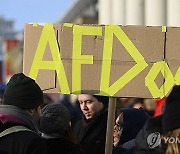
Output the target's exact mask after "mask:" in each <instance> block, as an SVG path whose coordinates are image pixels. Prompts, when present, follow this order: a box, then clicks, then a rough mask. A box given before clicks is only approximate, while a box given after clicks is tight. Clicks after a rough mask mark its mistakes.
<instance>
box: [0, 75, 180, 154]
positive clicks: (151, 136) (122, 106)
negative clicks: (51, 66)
mask: <svg viewBox="0 0 180 154" xmlns="http://www.w3.org/2000/svg"><path fill="white" fill-rule="evenodd" d="M16 75H17V76H18V77H16V78H15V77H14V78H13V77H12V78H11V79H10V81H9V83H8V84H7V86H3V87H1V86H0V99H1V101H0V103H1V104H2V105H1V107H0V131H1V132H3V133H4V131H5V130H6V129H9V128H11V127H12V126H13V127H14V126H15V127H16V126H19V125H20V126H23V128H20V129H19V128H16V129H17V131H16V132H13V133H11V132H10V131H9V130H8V131H9V132H10V133H9V132H8V133H7V134H5V135H4V134H1V132H0V153H2V154H5V153H6V150H7V147H5V148H4V147H3V146H7V145H6V144H9V142H11V141H8V137H9V136H11V134H14V136H15V135H16V133H17V134H18V133H19V132H21V133H22V132H23V131H26V132H25V133H24V134H23V135H24V136H26V134H27V133H30V134H32V131H34V132H36V134H35V135H37V134H38V135H39V136H40V138H41V139H42V141H40V139H39V138H38V137H34V138H36V140H35V139H34V138H30V137H29V138H30V139H31V140H32V141H31V142H34V143H33V144H32V145H31V144H30V143H29V145H30V146H35V144H36V143H37V141H38V142H39V143H38V145H39V146H40V148H39V150H41V152H40V153H48V154H56V153H63V154H104V153H105V143H106V127H107V116H108V102H109V98H108V97H106V96H97V95H89V94H81V95H62V94H52V93H51V94H50V93H44V94H43V95H42V97H43V102H42V101H41V99H42V98H40V96H38V95H37V92H36V94H34V93H32V92H31V91H32V90H33V88H34V87H32V89H31V90H27V89H26V88H24V86H27V88H29V87H30V88H31V86H29V85H26V84H24V83H26V82H22V81H23V80H25V81H26V80H28V81H29V82H30V83H31V84H32V82H33V81H31V80H32V79H29V78H28V77H26V76H24V75H23V74H22V73H21V74H16ZM19 76H20V78H21V80H18V78H19ZM12 80H15V81H13V82H12ZM28 84H29V83H28ZM33 84H36V83H35V82H33ZM12 85H13V86H12ZM19 85H20V86H22V87H23V88H21V89H20V91H18V90H19V88H18V86H19ZM28 86H29V87H28ZM35 86H38V85H35ZM13 88H14V90H15V91H16V89H18V90H17V92H21V93H22V95H21V96H20V95H18V93H17V92H16V93H15V94H14V91H13ZM9 89H11V90H9ZM36 89H37V87H36ZM39 89H40V88H39ZM39 89H38V90H39ZM25 90H27V91H28V94H27V92H25ZM38 92H39V91H38ZM12 93H13V94H12ZM39 93H40V92H39ZM27 95H28V97H29V95H30V96H31V97H34V99H32V100H31V101H30V102H29V103H31V102H33V101H34V102H35V101H36V97H35V96H36V95H37V99H39V101H41V103H40V104H34V106H25V107H24V106H23V105H22V103H25V104H27V99H25V97H26V96H27ZM34 95H35V96H34ZM3 96H5V98H6V99H5V100H4V97H3ZM11 96H12V98H11ZM9 98H11V99H9ZM19 100H22V101H23V102H21V101H20V103H16V102H18V101H19ZM3 101H4V102H3ZM179 102H180V86H174V87H173V89H172V91H171V93H170V94H169V96H168V97H167V98H162V99H144V98H117V107H116V118H115V120H114V134H113V149H112V153H113V154H121V153H122V154H128V153H129V154H133V153H137V154H143V153H144V154H145V153H146V154H148V153H149V154H156V153H157V154H158V153H168V154H171V153H172V154H173V153H174V154H179V153H180V142H179V139H180V138H179V136H180V112H179V109H180V105H179V104H180V103H179ZM7 106H8V107H7ZM9 106H10V107H9ZM11 106H15V107H16V109H14V108H12V107H11ZM38 106H39V107H40V108H41V110H42V112H41V113H40V116H39V119H38V120H37V128H38V130H36V129H35V130H34V129H31V127H30V126H29V125H28V126H27V125H26V124H23V123H25V122H24V119H23V120H22V118H21V117H18V116H20V115H21V114H18V115H17V114H14V112H15V111H16V110H17V111H18V112H22V115H24V114H25V113H23V111H22V110H25V111H26V112H28V114H30V115H32V117H33V118H34V117H37V115H36V114H37V113H36V111H37V110H32V109H34V108H35V109H37V107H38ZM19 108H20V110H19ZM21 109H22V110H21ZM7 110H8V111H7ZM12 111H13V112H12ZM9 114H10V115H11V114H12V115H13V116H12V117H11V116H9ZM35 115H36V116H35ZM14 117H16V122H14V121H13V122H12V119H13V120H14V119H15V118H14ZM17 117H18V118H20V119H21V120H18V118H17ZM6 118H7V119H8V120H6ZM7 121H8V122H7ZM17 121H18V122H17ZM22 121H23V122H22ZM24 127H26V128H27V129H28V131H27V129H26V128H24ZM34 127H35V126H34ZM29 129H30V130H29ZM30 131H31V132H30ZM34 132H33V133H34ZM35 135H34V136H35ZM17 136H18V135H17ZM27 136H28V135H27ZM15 137H16V136H15ZM15 137H13V139H14V138H15ZM37 138H38V139H37ZM170 138H171V140H170ZM30 139H29V140H30ZM173 139H174V140H173ZM175 139H176V140H175ZM5 140H6V141H5ZM14 140H15V139H14ZM33 140H34V141H33ZM173 141H174V142H173ZM175 141H176V142H175ZM14 142H15V141H14ZM40 143H41V145H42V146H41V145H40ZM11 144H12V142H11ZM11 144H10V145H11ZM19 144H20V145H21V144H23V143H21V142H20V143H19ZM27 146H28V145H26V148H27V149H28V147H27ZM36 146H37V145H36ZM42 148H44V150H42ZM5 149H6V150H5ZM14 149H15V150H17V151H18V143H16V147H14ZM3 150H4V151H3ZM39 150H37V151H33V152H29V153H33V154H35V153H36V152H37V153H38V152H39ZM45 151H46V152H45ZM3 152H4V153H3ZM7 153H8V152H7ZM9 153H10V152H9ZM18 153H19V154H20V153H25V152H23V150H21V152H18ZM26 153H28V152H27V151H26Z"/></svg>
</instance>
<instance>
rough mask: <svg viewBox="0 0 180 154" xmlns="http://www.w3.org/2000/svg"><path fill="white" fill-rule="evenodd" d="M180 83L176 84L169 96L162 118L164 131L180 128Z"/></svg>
mask: <svg viewBox="0 0 180 154" xmlns="http://www.w3.org/2000/svg"><path fill="white" fill-rule="evenodd" d="M179 102H180V85H178V86H174V87H173V89H172V91H171V93H170V94H169V96H168V97H167V100H166V103H165V110H164V113H163V118H162V126H163V132H164V133H166V132H169V131H172V130H175V129H178V128H180V112H179V109H180V103H179Z"/></svg>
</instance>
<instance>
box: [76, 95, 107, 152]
mask: <svg viewBox="0 0 180 154" xmlns="http://www.w3.org/2000/svg"><path fill="white" fill-rule="evenodd" d="M78 101H79V104H80V108H81V111H82V113H83V116H82V120H80V121H78V122H77V123H76V125H75V127H74V129H73V130H74V133H75V135H76V138H77V139H78V143H79V144H80V146H81V148H82V150H83V152H84V153H85V154H104V153H105V142H106V127H107V115H108V111H107V106H108V102H109V97H107V96H97V95H89V94H81V95H78Z"/></svg>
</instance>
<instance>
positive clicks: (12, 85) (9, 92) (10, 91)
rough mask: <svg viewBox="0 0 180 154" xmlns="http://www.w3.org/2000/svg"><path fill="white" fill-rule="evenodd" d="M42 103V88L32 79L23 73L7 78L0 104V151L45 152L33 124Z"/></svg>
mask: <svg viewBox="0 0 180 154" xmlns="http://www.w3.org/2000/svg"><path fill="white" fill-rule="evenodd" d="M42 103H43V92H42V91H41V88H40V87H39V86H38V84H37V83H36V82H35V80H33V79H31V78H29V77H28V76H26V75H24V74H23V73H17V74H14V75H13V76H12V77H11V78H10V80H9V82H8V83H7V86H6V89H5V92H4V97H3V105H0V152H3V153H8V154H14V153H18V154H24V153H29V154H31V153H33V154H39V153H42V154H46V145H45V142H44V140H43V139H42V138H41V137H40V136H39V134H38V133H39V131H38V129H37V124H36V122H37V121H38V120H39V118H40V114H41V107H40V105H41V104H42ZM7 145H8V146H7ZM17 147H19V148H17Z"/></svg>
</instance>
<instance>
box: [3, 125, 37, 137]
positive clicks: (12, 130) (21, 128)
mask: <svg viewBox="0 0 180 154" xmlns="http://www.w3.org/2000/svg"><path fill="white" fill-rule="evenodd" d="M20 131H31V132H34V131H32V130H30V129H28V128H26V127H24V126H13V127H10V128H8V129H5V130H4V131H2V132H1V133H0V137H3V136H6V135H9V134H11V133H16V132H20ZM35 133H36V132H35Z"/></svg>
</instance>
